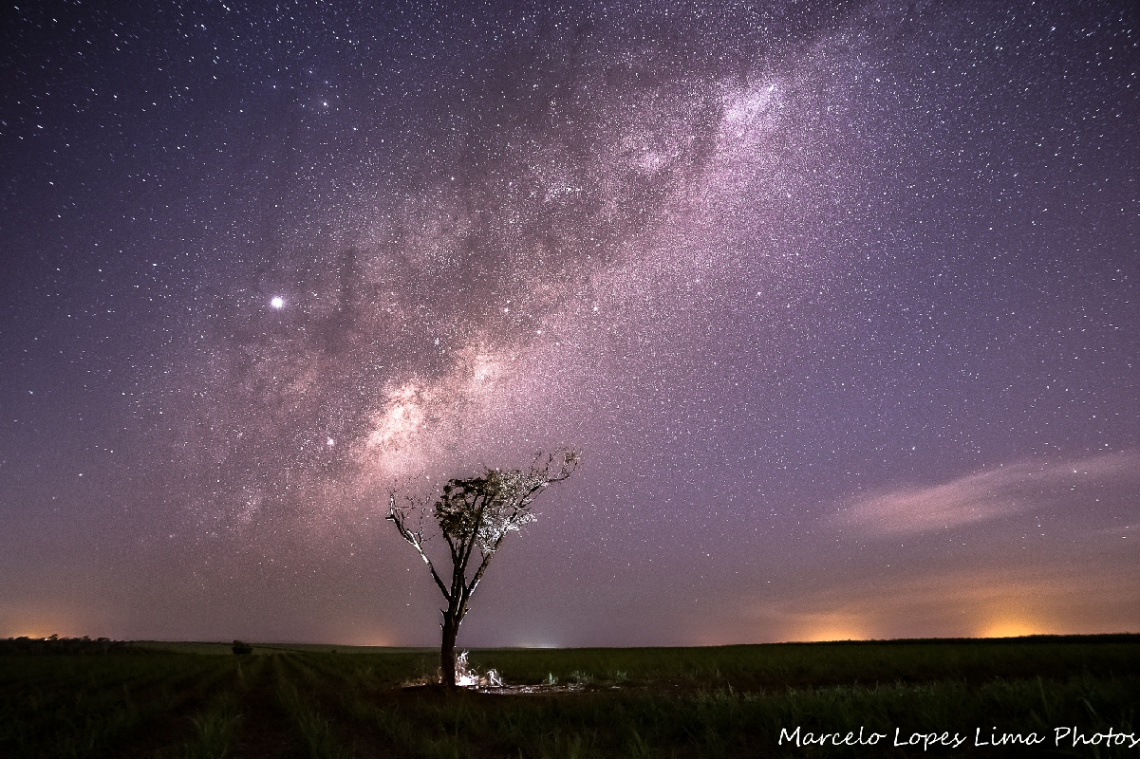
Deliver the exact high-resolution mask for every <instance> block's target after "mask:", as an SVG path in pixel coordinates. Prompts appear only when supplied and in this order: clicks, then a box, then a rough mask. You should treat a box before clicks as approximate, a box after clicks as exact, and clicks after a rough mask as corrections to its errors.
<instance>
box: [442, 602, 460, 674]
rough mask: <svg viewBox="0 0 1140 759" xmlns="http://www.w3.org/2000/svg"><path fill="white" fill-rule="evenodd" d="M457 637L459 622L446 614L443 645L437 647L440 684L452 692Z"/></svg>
mask: <svg viewBox="0 0 1140 759" xmlns="http://www.w3.org/2000/svg"><path fill="white" fill-rule="evenodd" d="M458 635H459V620H457V619H455V618H453V617H452V616H451V615H449V614H447V613H446V612H445V613H444V615H443V644H442V645H441V646H440V647H439V672H440V682H442V683H443V685H444V687H446V688H450V689H452V690H454V689H455V688H456V684H455V638H456V636H458Z"/></svg>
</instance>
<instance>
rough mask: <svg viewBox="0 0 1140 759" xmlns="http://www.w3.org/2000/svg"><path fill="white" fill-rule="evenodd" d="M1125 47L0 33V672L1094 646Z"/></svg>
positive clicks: (375, 13) (1125, 165) (620, 27)
mask: <svg viewBox="0 0 1140 759" xmlns="http://www.w3.org/2000/svg"><path fill="white" fill-rule="evenodd" d="M1138 21H1140V6H1138V5H1137V4H1136V3H1134V2H1129V1H1126V0H1119V1H1117V2H1096V1H1095V0H1094V1H1090V2H1083V1H1082V2H1076V0H1068V1H1066V0H1057V1H1055V2H1049V1H1046V2H1041V1H1039V2H1022V1H1018V0H1015V1H1014V2H1000V3H998V2H954V3H936V2H893V1H892V0H883V1H882V2H879V1H872V2H842V3H836V2H810V1H808V2H800V1H796V0H786V1H773V2H755V3H741V2H727V1H726V2H717V1H716V0H709V1H708V2H669V1H666V2H652V3H636V2H626V1H616V2H601V1H599V2H590V3H567V4H557V3H554V4H551V3H547V2H530V1H529V0H518V1H512V2H495V1H493V0H492V1H489V2H481V3H442V2H440V3H433V2H390V3H376V4H372V3H350V2H344V3H332V2H326V3H323V2H312V1H310V0H305V1H300V0H287V1H285V2H281V3H275V4H270V3H242V2H237V1H236V0H224V1H222V2H218V1H206V0H202V1H194V0H184V1H183V2H174V1H172V0H158V1H156V2H154V3H144V4H133V5H132V6H131V7H129V8H128V7H126V6H121V7H120V6H118V5H115V6H109V5H105V4H99V3H85V2H77V1H76V2H55V1H52V0H45V1H43V2H15V3H13V2H8V3H7V4H6V5H5V7H4V8H3V9H2V10H0V30H2V31H0V41H2V44H0V73H2V74H3V79H4V85H3V86H2V87H0V163H2V166H3V171H2V172H0V275H2V276H0V288H2V292H0V367H2V375H0V376H2V381H0V636H12V635H23V634H27V635H48V634H51V633H58V634H60V635H91V636H93V637H94V636H101V635H102V636H109V637H115V638H134V639H143V638H146V639H154V638H158V639H198V640H202V639H215V640H216V639H221V640H228V639H233V638H243V639H251V640H257V641H271V640H273V641H295V642H303V641H311V642H332V643H341V644H365V645H432V644H434V643H436V642H437V641H438V634H439V633H438V619H439V614H438V608H439V606H440V604H441V602H442V597H441V596H439V594H438V592H437V591H436V589H435V588H434V587H433V585H432V584H431V581H430V578H429V577H428V575H427V573H426V572H425V571H424V567H423V565H422V564H421V563H420V561H419V558H418V557H417V556H416V555H415V553H414V551H413V550H412V549H411V548H410V547H409V546H407V545H406V544H404V543H402V542H401V540H400V538H399V536H398V535H397V533H396V531H395V530H394V528H393V527H392V525H391V524H389V523H387V522H385V521H384V519H383V517H384V515H385V513H386V509H387V494H388V492H389V490H390V489H391V488H392V487H398V488H400V490H401V492H405V493H415V492H425V493H426V492H430V491H431V489H432V488H433V487H438V485H439V483H440V482H441V481H442V480H444V479H446V478H448V477H453V476H469V475H471V474H474V473H476V472H478V471H480V470H481V468H482V467H483V466H498V467H518V466H525V465H526V464H527V463H529V462H530V460H531V459H532V457H533V455H534V453H535V451H539V450H544V451H550V450H554V449H556V448H558V447H560V446H571V447H574V448H576V449H578V450H580V451H581V452H582V456H583V461H582V465H581V467H580V468H579V470H578V471H577V472H576V473H575V474H574V476H573V477H572V478H571V479H570V480H568V481H566V482H563V483H560V484H559V485H557V486H554V487H552V488H551V489H550V490H549V491H547V492H545V493H544V494H543V497H542V499H541V500H540V501H539V502H538V503H537V504H536V506H537V507H538V512H539V515H540V516H539V519H538V521H536V522H535V523H534V524H532V525H529V526H528V527H527V529H526V530H525V532H524V533H523V534H522V535H513V536H511V538H510V539H509V540H508V541H507V542H506V543H505V544H504V547H503V549H502V550H501V551H500V552H499V555H498V556H497V557H496V559H495V562H494V563H493V564H492V565H491V567H490V569H489V571H488V573H487V576H486V579H485V580H484V582H483V584H482V585H481V586H480V590H479V593H478V594H477V595H476V597H475V598H474V599H473V602H472V611H471V613H470V614H469V616H468V617H467V619H466V620H465V622H464V626H463V628H462V630H461V632H460V644H461V645H464V644H465V645H475V646H488V645H495V646H586V645H607V646H608V645H703V644H723V643H752V642H768V641H784V640H821V639H846V638H894V637H929V636H990V635H1013V634H1023V633H1046V632H1047V633H1072V632H1089V633H1095V632H1119V631H1140V551H1138V550H1137V543H1140V495H1138V494H1140V381H1138V374H1137V361H1138V359H1140V350H1138V348H1140V340H1138V337H1137V336H1138V333H1140V288H1138V283H1140V250H1138V248H1140V242H1138V241H1140V138H1138V136H1137V135H1138V132H1137V131H1136V124H1137V123H1140V97H1138V96H1140V76H1138V72H1140V27H1138Z"/></svg>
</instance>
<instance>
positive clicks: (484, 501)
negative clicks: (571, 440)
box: [387, 450, 579, 688]
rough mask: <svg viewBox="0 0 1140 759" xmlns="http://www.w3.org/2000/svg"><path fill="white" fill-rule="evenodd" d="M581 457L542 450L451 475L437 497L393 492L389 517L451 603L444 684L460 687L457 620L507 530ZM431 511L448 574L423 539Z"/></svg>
mask: <svg viewBox="0 0 1140 759" xmlns="http://www.w3.org/2000/svg"><path fill="white" fill-rule="evenodd" d="M578 460H579V456H578V453H577V452H576V451H571V450H564V451H560V452H558V453H551V454H548V455H546V456H543V455H542V454H539V455H538V456H537V457H535V460H534V462H533V463H532V464H531V466H530V468H529V469H526V470H522V469H513V470H509V471H500V470H498V469H487V470H486V471H485V472H484V473H483V474H482V475H481V476H479V477H472V478H470V479H459V478H456V479H452V480H449V481H448V482H447V484H446V485H444V486H443V493H442V495H440V496H439V498H438V499H436V500H435V502H434V503H431V500H430V497H428V498H425V499H417V498H415V497H412V496H404V497H403V498H402V501H403V503H398V501H397V494H396V492H394V491H393V492H392V493H390V494H389V499H388V505H389V509H388V517H387V518H388V519H389V520H391V522H392V523H393V524H395V525H396V529H397V530H399V531H400V536H401V537H403V539H404V540H406V541H408V543H410V544H411V545H412V547H413V548H415V549H416V552H417V553H419V555H420V558H421V559H423V560H424V563H425V564H427V566H428V569H429V570H430V571H431V577H432V579H433V580H435V584H436V586H437V587H438V588H439V590H440V592H442V593H443V597H444V598H445V599H447V608H445V609H441V610H440V611H441V612H442V613H443V623H442V624H441V627H442V628H443V643H442V645H441V646H440V649H439V657H440V671H441V674H442V679H443V684H444V685H445V686H447V687H448V688H455V687H456V683H455V638H456V636H457V635H458V634H459V624H460V623H461V622H462V621H463V617H464V615H466V614H467V605H468V603H469V602H470V600H471V594H472V593H474V592H475V588H476V587H478V585H479V581H480V580H482V579H483V573H484V572H486V571H487V565H488V564H489V563H490V562H491V557H493V556H494V555H495V552H496V551H498V550H499V546H500V545H502V543H503V538H505V537H506V536H507V533H508V532H511V531H512V530H518V529H519V528H520V527H522V526H523V525H524V524H527V523H528V522H533V521H534V519H535V515H534V512H533V511H532V510H531V504H533V503H534V499H535V498H537V497H538V495H539V494H540V493H541V492H542V491H543V489H544V488H546V487H547V486H548V485H550V484H551V483H554V482H561V481H562V480H564V479H566V478H567V477H569V476H570V475H571V474H573V472H574V470H575V469H576V468H577V466H578ZM429 515H430V517H431V518H432V519H433V520H434V521H435V523H436V524H437V525H438V526H439V532H440V533H441V534H442V535H443V538H444V540H446V541H447V548H448V551H449V553H450V556H451V572H450V577H449V578H448V577H447V575H446V574H443V575H441V574H440V573H439V572H438V571H437V570H436V567H435V564H434V563H433V562H432V560H431V558H430V557H429V556H428V555H427V553H426V552H425V550H424V543H426V542H427V541H428V540H429V539H430V537H431V536H430V535H427V536H425V534H424V530H423V525H424V523H425V522H426V521H427V517H428V516H429ZM445 578H447V579H445Z"/></svg>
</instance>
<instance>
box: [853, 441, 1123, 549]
mask: <svg viewBox="0 0 1140 759" xmlns="http://www.w3.org/2000/svg"><path fill="white" fill-rule="evenodd" d="M1137 473H1140V451H1136V450H1129V451H1123V452H1120V453H1112V454H1105V455H1101V456H1093V457H1090V458H1086V459H1080V460H1077V461H1068V462H1057V463H1039V462H1021V463H1017V464H1012V465H1006V466H999V467H997V468H996V469H990V470H987V471H983V472H978V473H975V474H969V475H965V476H963V477H959V478H957V479H954V480H951V481H949V482H946V483H942V484H938V485H929V486H925V487H904V488H898V489H895V490H889V491H884V492H879V493H877V494H874V495H871V496H869V497H866V498H862V499H859V500H856V501H853V502H851V503H849V504H848V505H846V506H845V507H844V508H843V509H842V511H841V512H840V514H839V516H838V518H837V522H838V523H839V525H841V526H843V527H847V528H854V529H856V530H857V531H860V532H862V533H864V534H867V535H872V536H874V535H878V536H884V537H886V536H897V535H907V534H918V533H926V532H934V531H938V530H950V529H953V528H956V527H962V526H964V525H970V524H975V523H978V522H986V521H991V520H995V519H1000V518H1002V517H1008V516H1013V515H1016V514H1021V513H1024V512H1027V511H1031V510H1033V509H1036V508H1039V507H1041V506H1044V505H1047V504H1054V503H1057V502H1059V501H1068V500H1070V499H1073V498H1078V499H1079V498H1081V497H1086V496H1090V494H1092V493H1094V492H1097V491H1105V492H1111V491H1112V489H1113V486H1115V485H1119V484H1121V483H1122V482H1124V481H1127V480H1136V479H1138V478H1140V475H1138V474H1137Z"/></svg>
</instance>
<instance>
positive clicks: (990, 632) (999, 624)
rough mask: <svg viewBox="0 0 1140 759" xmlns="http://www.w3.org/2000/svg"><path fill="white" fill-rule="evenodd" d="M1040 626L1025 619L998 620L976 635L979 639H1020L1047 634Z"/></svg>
mask: <svg viewBox="0 0 1140 759" xmlns="http://www.w3.org/2000/svg"><path fill="white" fill-rule="evenodd" d="M1048 632H1049V630H1046V629H1045V628H1044V627H1042V626H1041V625H1038V624H1035V623H1033V622H1030V621H1028V620H1025V619H999V620H995V621H993V622H991V623H989V624H988V625H986V626H985V627H984V628H983V629H982V631H981V632H980V633H979V634H978V637H980V638H1020V637H1022V636H1024V635H1042V634H1046V633H1048Z"/></svg>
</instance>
